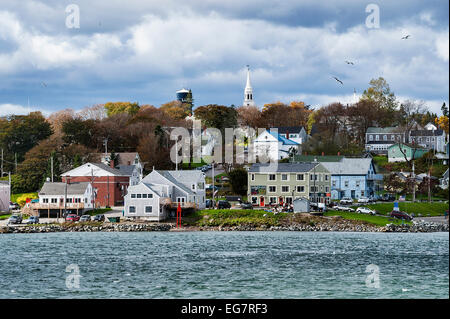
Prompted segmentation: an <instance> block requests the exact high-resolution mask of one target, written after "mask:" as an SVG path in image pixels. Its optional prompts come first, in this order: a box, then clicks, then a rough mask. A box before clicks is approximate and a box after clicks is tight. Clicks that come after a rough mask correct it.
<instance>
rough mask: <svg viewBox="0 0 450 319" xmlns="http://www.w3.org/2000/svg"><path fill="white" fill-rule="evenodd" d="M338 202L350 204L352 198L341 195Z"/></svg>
mask: <svg viewBox="0 0 450 319" xmlns="http://www.w3.org/2000/svg"><path fill="white" fill-rule="evenodd" d="M339 204H342V205H351V204H353V199H351V198H350V197H343V198H342V199H341V200H340V201H339Z"/></svg>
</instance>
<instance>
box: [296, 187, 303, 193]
mask: <svg viewBox="0 0 450 319" xmlns="http://www.w3.org/2000/svg"><path fill="white" fill-rule="evenodd" d="M303 192H305V186H297V193H303Z"/></svg>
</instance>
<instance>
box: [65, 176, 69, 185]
mask: <svg viewBox="0 0 450 319" xmlns="http://www.w3.org/2000/svg"><path fill="white" fill-rule="evenodd" d="M66 182H67V184H70V176H66Z"/></svg>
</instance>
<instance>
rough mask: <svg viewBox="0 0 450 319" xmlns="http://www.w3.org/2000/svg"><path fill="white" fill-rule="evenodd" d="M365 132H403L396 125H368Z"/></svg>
mask: <svg viewBox="0 0 450 319" xmlns="http://www.w3.org/2000/svg"><path fill="white" fill-rule="evenodd" d="M366 133H403V132H401V131H400V130H399V128H398V127H369V128H367V132H366Z"/></svg>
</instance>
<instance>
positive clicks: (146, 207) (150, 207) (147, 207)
mask: <svg viewBox="0 0 450 319" xmlns="http://www.w3.org/2000/svg"><path fill="white" fill-rule="evenodd" d="M152 209H153V207H152V206H145V212H146V213H147V214H148V213H151V212H152Z"/></svg>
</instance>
